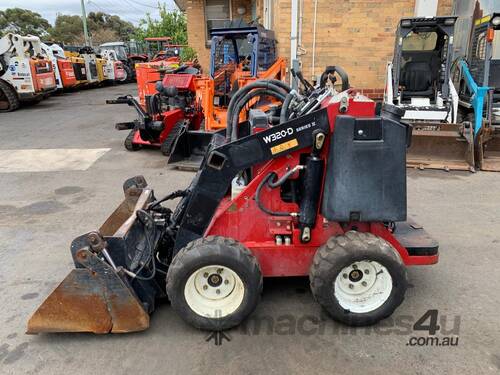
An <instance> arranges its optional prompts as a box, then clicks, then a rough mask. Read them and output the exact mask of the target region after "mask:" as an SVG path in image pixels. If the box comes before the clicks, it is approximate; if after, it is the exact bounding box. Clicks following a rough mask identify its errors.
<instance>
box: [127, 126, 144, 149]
mask: <svg viewBox="0 0 500 375" xmlns="http://www.w3.org/2000/svg"><path fill="white" fill-rule="evenodd" d="M135 132H136V130H135V129H132V130H131V131H130V133H128V135H127V138H125V142H123V144H124V145H125V148H126V149H127V150H128V151H138V150H140V149H141V145H138V144H137V143H134V142H133V140H134V135H135Z"/></svg>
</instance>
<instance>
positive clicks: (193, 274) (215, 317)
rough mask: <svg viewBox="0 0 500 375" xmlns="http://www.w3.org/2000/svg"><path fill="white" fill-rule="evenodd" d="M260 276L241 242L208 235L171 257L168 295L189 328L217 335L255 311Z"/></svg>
mask: <svg viewBox="0 0 500 375" xmlns="http://www.w3.org/2000/svg"><path fill="white" fill-rule="evenodd" d="M261 292H262V273H261V271H260V267H259V264H258V263H257V260H256V259H255V257H254V256H253V255H252V253H251V252H250V251H249V250H248V249H247V248H245V247H244V246H243V245H242V244H241V243H239V242H237V241H235V240H233V239H231V238H225V237H219V236H209V237H206V238H201V239H198V240H195V241H193V242H191V243H189V244H188V245H187V246H186V247H184V248H183V249H182V250H180V251H179V253H178V254H177V255H176V256H175V257H174V259H173V261H172V264H171V265H170V267H169V270H168V275H167V295H168V298H169V299H170V301H171V303H172V307H173V308H174V310H176V312H177V313H178V314H179V316H180V317H181V318H182V319H184V320H185V321H186V322H187V323H189V324H191V325H192V326H194V327H196V328H199V329H203V330H215V331H220V330H224V329H229V328H232V327H234V326H237V325H238V324H240V323H241V322H242V321H243V320H244V319H245V318H246V317H247V316H248V315H250V314H251V313H252V311H253V310H254V309H255V307H256V306H257V303H258V302H259V299H260V294H261Z"/></svg>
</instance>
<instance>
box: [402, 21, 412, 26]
mask: <svg viewBox="0 0 500 375" xmlns="http://www.w3.org/2000/svg"><path fill="white" fill-rule="evenodd" d="M401 27H411V20H401Z"/></svg>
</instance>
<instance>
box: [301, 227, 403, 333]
mask: <svg viewBox="0 0 500 375" xmlns="http://www.w3.org/2000/svg"><path fill="white" fill-rule="evenodd" d="M309 280H310V282H311V291H312V293H313V295H314V297H315V299H316V301H318V303H319V304H320V305H321V306H322V307H323V308H324V309H325V310H326V311H327V312H328V313H329V314H330V315H331V316H332V318H333V319H334V320H337V321H339V322H341V323H344V324H347V325H351V326H365V325H370V324H374V323H377V322H378V321H380V320H382V319H385V318H387V317H388V316H390V315H391V314H392V313H393V312H394V310H395V309H396V308H397V307H398V306H399V305H400V304H401V303H402V302H403V300H404V295H405V292H406V287H407V280H406V269H405V267H404V264H403V262H402V260H401V257H400V256H399V253H398V252H397V251H396V250H395V249H394V248H393V247H392V246H391V245H390V244H389V243H387V242H386V241H384V240H383V239H381V238H379V237H377V236H375V235H373V234H371V233H361V232H355V231H350V232H347V233H346V234H345V235H343V236H337V237H332V238H330V239H329V240H328V242H327V243H326V244H324V245H323V246H321V247H320V248H319V249H318V250H317V252H316V255H315V256H314V260H313V264H312V266H311V270H310V273H309Z"/></svg>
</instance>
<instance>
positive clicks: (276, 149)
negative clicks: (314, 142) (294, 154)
mask: <svg viewBox="0 0 500 375" xmlns="http://www.w3.org/2000/svg"><path fill="white" fill-rule="evenodd" d="M298 145H299V142H298V141H297V139H296V138H294V139H292V140H290V141H287V142H283V143H280V144H279V145H276V146H273V147H271V154H273V155H276V154H279V153H280V152H283V151H286V150H289V149H291V148H294V147H296V146H298Z"/></svg>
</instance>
